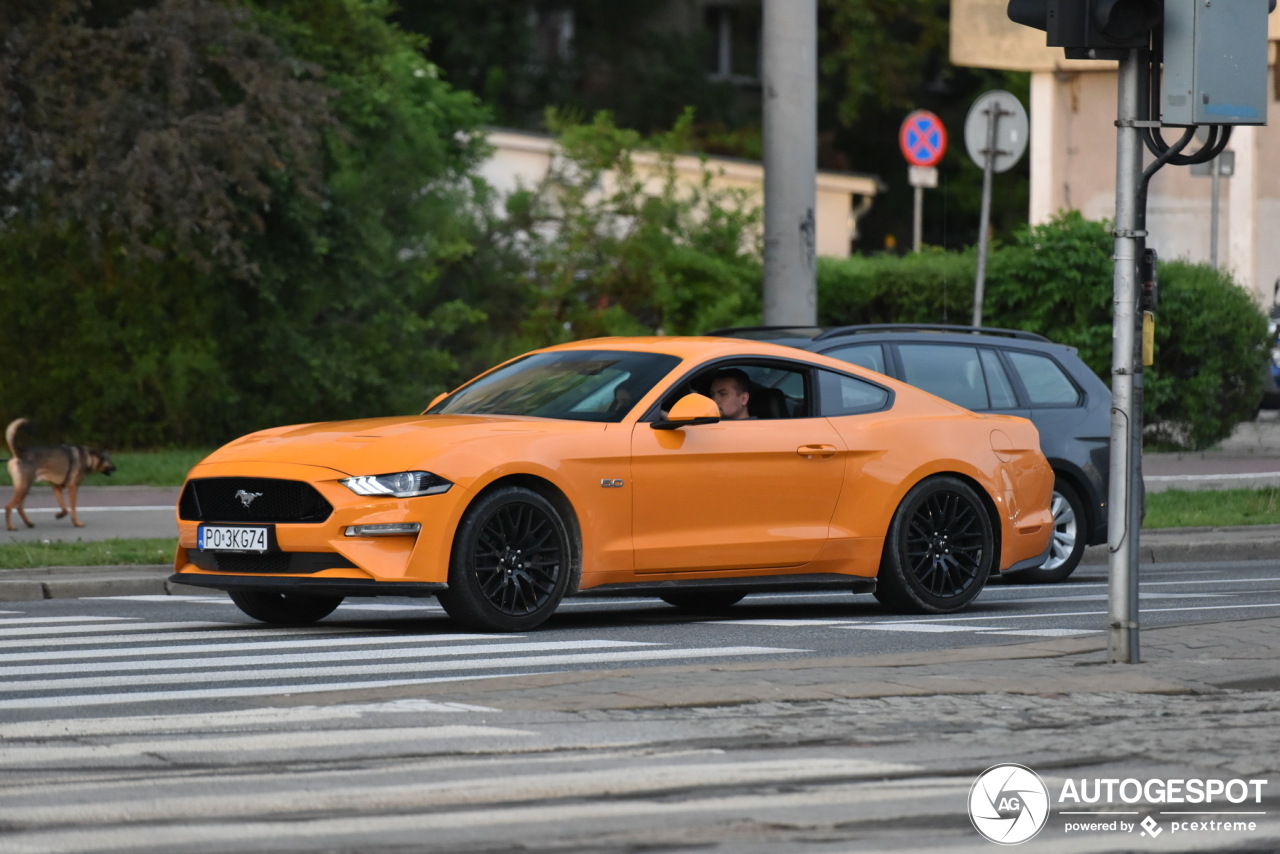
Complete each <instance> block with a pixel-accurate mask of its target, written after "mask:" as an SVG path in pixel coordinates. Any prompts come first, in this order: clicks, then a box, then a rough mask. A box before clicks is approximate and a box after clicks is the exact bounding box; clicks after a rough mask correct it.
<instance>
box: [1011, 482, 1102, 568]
mask: <svg viewBox="0 0 1280 854" xmlns="http://www.w3.org/2000/svg"><path fill="white" fill-rule="evenodd" d="M1052 509H1053V540H1052V541H1051V542H1050V547H1049V558H1048V559H1047V560H1046V561H1045V562H1044V563H1042V564H1041V565H1040V566H1037V567H1035V568H1034V569H1024V570H1020V571H1018V572H1013V573H1010V574H1009V579H1010V580H1011V581H1020V582H1022V583H1023V584H1056V583H1057V582H1059V581H1065V580H1066V579H1067V577H1068V576H1069V575H1071V573H1073V572H1075V570H1076V567H1077V566H1079V565H1080V560H1081V558H1083V557H1084V547H1085V541H1084V521H1085V511H1084V502H1083V501H1081V500H1080V495H1079V493H1077V492H1076V491H1075V490H1074V489H1072V488H1071V487H1070V486H1069V485H1067V484H1065V483H1063V482H1062V481H1058V482H1057V483H1055V484H1054V487H1053V504H1052Z"/></svg>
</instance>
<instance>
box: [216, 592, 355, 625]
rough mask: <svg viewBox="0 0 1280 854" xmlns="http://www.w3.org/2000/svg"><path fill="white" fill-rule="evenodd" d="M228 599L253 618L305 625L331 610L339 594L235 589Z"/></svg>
mask: <svg viewBox="0 0 1280 854" xmlns="http://www.w3.org/2000/svg"><path fill="white" fill-rule="evenodd" d="M230 596H231V601H232V602H234V603H235V604H236V607H237V608H239V609H240V610H241V611H244V612H245V613H246V614H248V615H249V616H250V617H253V618H254V619H255V620H261V621H262V622H264V623H271V624H272V625H276V626H305V625H309V624H311V623H314V622H316V621H318V620H323V619H324V618H325V617H327V616H329V615H330V614H332V613H333V611H334V609H335V608H337V607H338V606H339V605H341V604H342V599H343V597H341V596H319V595H315V594H311V593H281V592H278V591H274V590H235V591H232V592H231V593H230Z"/></svg>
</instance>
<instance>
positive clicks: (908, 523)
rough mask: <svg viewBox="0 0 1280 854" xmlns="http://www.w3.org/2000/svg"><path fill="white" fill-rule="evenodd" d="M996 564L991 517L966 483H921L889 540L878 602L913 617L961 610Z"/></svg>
mask: <svg viewBox="0 0 1280 854" xmlns="http://www.w3.org/2000/svg"><path fill="white" fill-rule="evenodd" d="M994 562H995V538H994V536H993V534H992V527H991V519H990V518H989V517H988V516H987V512H986V509H985V508H984V507H983V505H982V501H981V499H979V498H978V495H977V493H976V492H974V490H973V489H972V488H971V487H970V486H969V485H968V484H966V483H964V482H963V481H961V480H957V479H955V478H951V477H937V478H933V479H930V480H926V481H924V482H922V483H919V484H917V485H916V486H915V487H914V488H913V489H912V490H911V491H910V492H908V493H907V496H906V498H904V499H903V500H902V504H901V505H899V507H898V511H897V513H895V514H894V518H893V523H892V525H891V526H890V528H889V536H888V537H887V538H886V540H885V550H884V559H883V562H882V564H881V567H880V575H879V579H878V581H877V586H876V598H878V599H879V600H880V601H881V602H883V603H885V604H886V605H889V606H890V607H892V608H895V609H899V610H903V611H908V612H913V613H948V612H951V611H957V610H959V609H961V608H963V607H964V606H965V605H967V604H969V603H970V602H972V601H973V599H974V598H975V597H977V595H978V594H979V593H980V592H982V588H983V585H985V584H986V581H987V577H988V576H989V575H990V574H991V569H992V566H993V564H994Z"/></svg>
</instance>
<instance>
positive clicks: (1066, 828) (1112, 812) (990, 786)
mask: <svg viewBox="0 0 1280 854" xmlns="http://www.w3.org/2000/svg"><path fill="white" fill-rule="evenodd" d="M1267 784H1268V781H1267V780H1242V779H1232V780H1220V779H1201V778H1176V779H1148V780H1138V779H1136V778H1132V777H1129V778H1125V779H1119V778H1098V779H1084V778H1082V779H1079V780H1077V779H1072V778H1067V779H1066V780H1064V781H1063V783H1062V788H1061V790H1060V791H1059V792H1058V797H1057V799H1056V800H1057V807H1058V815H1059V816H1060V817H1061V818H1062V819H1063V824H1062V832H1063V833H1067V834H1080V833H1085V834H1093V833H1106V834H1113V833H1122V834H1134V835H1136V836H1138V837H1143V838H1146V839H1149V840H1153V839H1155V838H1156V837H1158V836H1159V835H1160V834H1162V833H1164V832H1165V831H1166V830H1167V831H1169V832H1170V833H1171V834H1172V835H1174V836H1178V835H1182V834H1187V833H1192V834H1200V835H1204V834H1210V835H1212V836H1215V837H1218V838H1219V839H1222V838H1226V837H1231V836H1234V835H1249V834H1253V833H1256V832H1258V830H1259V829H1260V828H1259V825H1260V823H1261V822H1263V821H1265V818H1266V815H1267V813H1266V810H1265V809H1262V806H1263V803H1264V801H1263V790H1264V788H1265V787H1266V786H1267ZM1053 800H1054V799H1053V798H1051V797H1050V795H1049V789H1048V787H1047V786H1046V785H1045V783H1044V780H1042V779H1041V778H1040V775H1038V774H1036V772H1034V771H1032V770H1031V769H1030V768H1027V767H1026V766H1025V765H1016V764H1012V763H1006V764H1002V765H994V766H992V767H990V768H988V769H987V770H986V771H983V772H982V773H981V774H979V775H978V778H977V779H976V780H974V782H973V786H972V787H971V788H970V789H969V819H970V821H972V822H973V826H974V828H975V829H976V830H977V831H978V833H980V834H982V836H983V837H984V838H986V839H988V840H990V841H991V842H995V843H997V844H999V845H1019V844H1021V843H1023V842H1026V841H1028V840H1029V839H1032V838H1034V837H1035V836H1036V834H1038V833H1040V831H1041V830H1043V829H1044V827H1045V825H1046V824H1047V823H1048V821H1049V814H1050V812H1051V811H1052V810H1051V808H1052V806H1053ZM1144 813H1145V815H1144Z"/></svg>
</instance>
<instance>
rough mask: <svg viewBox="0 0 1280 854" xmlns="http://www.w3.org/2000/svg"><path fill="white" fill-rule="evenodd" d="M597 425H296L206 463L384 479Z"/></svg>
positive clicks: (499, 421)
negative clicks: (498, 444) (485, 448)
mask: <svg viewBox="0 0 1280 854" xmlns="http://www.w3.org/2000/svg"><path fill="white" fill-rule="evenodd" d="M602 426H603V425H601V424H595V423H579V422H572V421H548V420H546V419H541V418H521V417H513V416H482V415H416V416H408V417H397V418H367V419H362V420H358V421H330V422H319V423H314V424H298V425H294V426H290V427H277V428H274V429H271V430H262V431H259V432H257V433H250V434H249V435H247V436H244V437H242V438H240V439H237V440H236V441H234V442H231V443H230V444H228V445H225V446H223V447H222V448H219V449H218V450H216V451H214V452H213V453H212V454H210V455H209V456H208V457H206V458H205V459H204V460H202V461H201V465H205V464H210V463H249V462H254V463H295V464H301V465H309V466H321V467H324V468H329V469H333V470H334V471H336V472H339V473H341V474H346V475H355V474H384V473H388V472H391V471H402V470H405V469H408V468H413V467H415V466H421V465H425V464H426V463H427V462H428V461H432V460H438V459H439V457H440V456H441V455H446V454H448V453H449V452H450V451H451V450H453V449H458V450H461V449H463V448H464V447H465V446H469V445H472V444H473V443H477V442H493V441H495V440H508V441H509V440H510V439H512V438H515V437H516V436H519V435H520V434H524V435H543V434H546V433H548V432H551V431H559V432H563V431H565V430H574V429H593V430H599V429H600V428H601V427H602Z"/></svg>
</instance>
